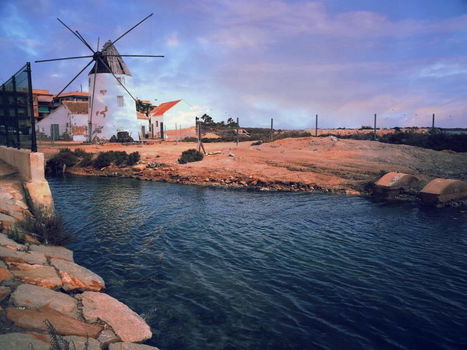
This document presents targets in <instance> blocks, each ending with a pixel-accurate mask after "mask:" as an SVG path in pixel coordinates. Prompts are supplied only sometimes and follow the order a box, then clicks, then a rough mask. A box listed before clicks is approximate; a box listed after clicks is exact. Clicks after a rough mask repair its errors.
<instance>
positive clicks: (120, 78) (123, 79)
mask: <svg viewBox="0 0 467 350" xmlns="http://www.w3.org/2000/svg"><path fill="white" fill-rule="evenodd" d="M117 80H118V81H119V82H120V84H125V78H124V77H117Z"/></svg>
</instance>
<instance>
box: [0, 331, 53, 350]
mask: <svg viewBox="0 0 467 350" xmlns="http://www.w3.org/2000/svg"><path fill="white" fill-rule="evenodd" d="M31 346H32V347H31ZM0 349H2V350H29V349H34V350H50V339H49V337H48V336H46V335H44V334H38V333H7V334H1V335H0Z"/></svg>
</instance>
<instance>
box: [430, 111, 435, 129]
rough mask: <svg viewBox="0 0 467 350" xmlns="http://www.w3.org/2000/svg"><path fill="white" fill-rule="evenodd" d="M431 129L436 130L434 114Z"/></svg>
mask: <svg viewBox="0 0 467 350" xmlns="http://www.w3.org/2000/svg"><path fill="white" fill-rule="evenodd" d="M431 129H432V130H435V114H434V113H433V119H432V120H431Z"/></svg>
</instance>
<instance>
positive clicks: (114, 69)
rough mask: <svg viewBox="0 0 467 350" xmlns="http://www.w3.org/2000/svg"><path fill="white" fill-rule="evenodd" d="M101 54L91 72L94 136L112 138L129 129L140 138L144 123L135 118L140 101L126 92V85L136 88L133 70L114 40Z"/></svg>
mask: <svg viewBox="0 0 467 350" xmlns="http://www.w3.org/2000/svg"><path fill="white" fill-rule="evenodd" d="M101 53H102V56H103V57H102V59H101V60H97V61H96V62H95V63H94V67H93V69H91V70H90V71H89V91H93V94H92V96H91V98H92V99H93V101H92V100H91V101H90V102H91V103H90V104H89V123H90V126H91V133H92V139H95V138H98V139H104V140H108V139H110V138H111V137H112V136H113V135H117V132H118V131H127V132H128V133H129V134H130V136H131V137H133V139H137V137H138V132H139V130H140V126H139V123H138V121H137V119H136V117H135V116H136V104H135V102H134V101H133V99H132V96H131V94H130V96H131V98H130V97H128V93H127V91H125V87H128V88H130V89H131V87H132V84H131V78H132V77H131V73H130V71H129V69H128V67H127V66H126V64H125V62H124V61H123V59H122V57H121V56H120V54H119V53H118V51H117V49H116V48H115V46H114V45H113V44H112V42H111V41H107V42H106V43H105V45H104V47H103V48H102V51H101ZM101 61H102V62H101ZM115 78H116V79H115ZM94 84H95V85H94Z"/></svg>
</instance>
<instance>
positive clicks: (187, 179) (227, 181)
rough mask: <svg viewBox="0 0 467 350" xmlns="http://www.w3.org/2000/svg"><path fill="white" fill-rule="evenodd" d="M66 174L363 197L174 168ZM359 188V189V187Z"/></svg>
mask: <svg viewBox="0 0 467 350" xmlns="http://www.w3.org/2000/svg"><path fill="white" fill-rule="evenodd" d="M67 173H68V174H71V175H77V176H97V177H120V178H131V179H139V180H144V181H157V182H167V183H178V184H184V185H197V186H205V187H214V188H224V189H230V190H247V191H259V192H313V193H335V194H346V195H363V194H365V192H364V190H363V188H362V189H361V190H358V189H354V188H346V187H342V186H329V187H323V186H320V185H317V184H310V183H304V182H296V181H289V182H285V181H277V180H269V179H265V178H257V177H253V176H248V177H245V176H242V175H240V174H239V175H229V176H227V177H222V176H210V177H200V176H196V175H188V176H186V175H181V174H180V173H179V172H178V171H177V170H176V169H175V168H172V167H162V168H154V167H151V165H150V164H144V163H141V164H138V165H136V166H133V167H130V168H119V167H116V166H109V167H106V168H103V169H94V168H91V167H89V168H70V169H67ZM359 187H363V186H359Z"/></svg>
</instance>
